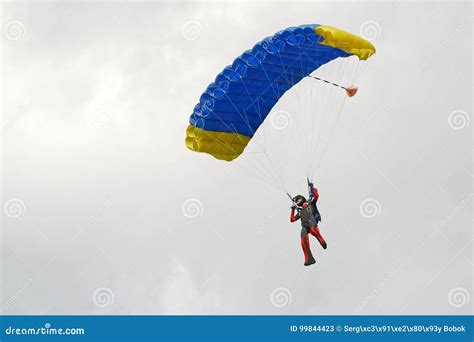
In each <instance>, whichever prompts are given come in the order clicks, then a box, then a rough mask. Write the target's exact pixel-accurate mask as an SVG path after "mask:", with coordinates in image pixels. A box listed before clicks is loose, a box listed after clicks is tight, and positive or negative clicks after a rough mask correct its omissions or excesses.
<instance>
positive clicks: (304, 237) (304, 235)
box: [301, 227, 316, 266]
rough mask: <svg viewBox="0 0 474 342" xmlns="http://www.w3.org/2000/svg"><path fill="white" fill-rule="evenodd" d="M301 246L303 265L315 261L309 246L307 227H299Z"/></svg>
mask: <svg viewBox="0 0 474 342" xmlns="http://www.w3.org/2000/svg"><path fill="white" fill-rule="evenodd" d="M301 248H302V249H303V253H304V265H305V266H309V265H312V264H314V263H315V262H316V260H314V258H313V254H312V253H311V249H310V247H309V231H308V229H307V228H304V227H303V228H301Z"/></svg>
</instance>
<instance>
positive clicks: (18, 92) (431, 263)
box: [1, 1, 473, 314]
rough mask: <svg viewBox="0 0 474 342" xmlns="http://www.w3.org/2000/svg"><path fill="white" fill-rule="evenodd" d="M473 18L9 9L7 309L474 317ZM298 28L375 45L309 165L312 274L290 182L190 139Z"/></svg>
mask: <svg viewBox="0 0 474 342" xmlns="http://www.w3.org/2000/svg"><path fill="white" fill-rule="evenodd" d="M471 7H472V5H471V3H470V2H460V3H453V2H449V3H448V2H446V3H443V2H438V3H423V4H419V3H417V4H415V3H410V2H399V3H398V2H375V3H370V2H358V1H353V2H337V3H336V2H316V1H311V2H296V1H287V2H271V1H266V2H181V3H178V2H126V1H121V2H113V1H110V2H102V3H99V2H97V3H95V2H91V1H89V2H83V3H81V2H66V1H64V2H54V1H51V2H28V1H27V2H22V3H3V4H2V17H1V19H2V41H1V47H2V55H1V56H2V62H1V67H2V72H1V74H2V89H1V95H2V131H1V141H2V167H1V172H2V186H1V189H2V191H1V196H2V209H3V210H2V241H1V253H2V258H1V260H2V297H1V304H2V306H1V309H2V311H3V312H5V313H8V314H40V313H44V314H181V313H182V314H467V313H470V305H471V304H470V303H469V300H470V295H471V294H472V290H471V289H472V287H471V284H472V267H473V264H472V231H471V224H472V198H473V193H472V186H471V182H472V165H471V161H472V140H471V136H472V123H471V119H472V103H471V100H472V51H471V48H472V41H473V37H472V8H471ZM309 23H314V24H327V25H331V26H336V27H339V28H341V29H344V30H347V31H350V32H353V33H355V34H362V35H364V36H365V37H366V38H367V39H370V40H371V41H372V43H373V44H374V45H375V46H376V47H377V54H376V55H375V56H374V57H373V58H372V60H371V62H370V63H369V64H368V65H367V68H366V69H365V71H364V72H363V74H361V75H360V77H359V78H358V85H359V86H360V89H361V91H360V93H359V94H358V95H357V96H356V97H355V98H353V99H351V101H349V102H347V103H346V104H345V107H344V111H343V115H342V116H341V118H340V120H339V121H338V123H337V125H336V127H335V130H334V135H333V137H332V139H331V142H330V145H329V147H328V150H327V154H326V157H325V158H324V160H323V162H322V163H321V170H320V173H319V174H318V179H317V183H318V184H317V185H318V187H319V190H320V193H321V197H320V210H321V211H322V215H323V222H322V223H321V232H322V234H323V236H324V237H325V238H326V240H327V242H328V246H329V247H328V249H327V250H322V249H321V248H320V246H318V245H317V241H316V240H315V239H313V238H312V240H311V243H312V249H313V254H314V255H315V258H316V259H317V264H316V265H314V266H312V267H304V266H303V261H304V259H303V254H302V251H301V247H300V243H299V231H300V227H299V224H298V223H293V224H291V223H289V219H288V218H289V208H288V207H289V204H290V203H289V201H288V199H287V198H286V196H285V194H284V192H283V191H281V190H276V189H274V188H273V187H271V186H269V185H268V184H267V183H265V182H262V181H259V180H257V179H256V178H255V177H252V176H251V175H250V176H249V175H248V173H246V172H242V168H241V167H239V164H238V163H226V162H222V161H218V160H215V159H213V158H211V157H209V156H207V155H204V154H199V153H193V152H191V151H189V150H188V149H186V147H185V146H184V136H185V129H186V126H187V124H188V119H189V115H190V114H191V113H192V110H193V107H194V105H195V104H196V103H197V101H198V99H199V96H200V94H201V93H202V92H203V91H204V89H205V87H206V86H207V84H208V83H210V82H211V81H212V80H213V79H214V77H215V75H217V73H218V72H220V71H221V70H222V69H223V68H224V67H225V66H226V65H228V64H229V63H231V62H232V60H233V59H234V58H235V57H236V56H238V55H239V54H240V53H242V52H243V51H244V50H246V49H248V48H251V47H252V46H253V44H255V43H256V42H257V41H259V40H261V39H262V38H264V37H266V36H269V35H272V34H274V33H275V32H276V31H278V30H280V29H283V28H286V27H289V26H295V25H301V24H309ZM316 96H317V95H316ZM289 129H291V127H289ZM278 151H280V152H278ZM291 151H292V152H293V150H291ZM276 153H277V155H276V157H277V158H278V157H280V160H282V158H283V157H284V156H285V155H287V154H288V153H289V152H288V149H285V147H284V146H282V148H281V149H280V148H279V149H277V152H276ZM278 153H281V155H278ZM240 166H241V165H240ZM298 167H299V166H297V165H295V168H298ZM251 172H253V171H251ZM285 177H287V181H288V184H291V188H289V189H288V190H290V191H292V192H294V193H296V192H302V191H304V190H305V180H304V178H301V179H299V177H298V178H296V173H295V175H294V176H293V177H292V174H291V172H290V174H289V175H286V176H285ZM297 184H299V185H297Z"/></svg>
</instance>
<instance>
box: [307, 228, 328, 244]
mask: <svg viewBox="0 0 474 342" xmlns="http://www.w3.org/2000/svg"><path fill="white" fill-rule="evenodd" d="M309 231H310V232H311V235H313V236H314V237H315V238H316V239H318V241H319V244H320V245H321V247H323V248H324V249H326V248H328V245H327V243H326V241H325V240H324V238H323V236H322V235H321V233H320V232H319V227H318V226H316V227H311V228H309Z"/></svg>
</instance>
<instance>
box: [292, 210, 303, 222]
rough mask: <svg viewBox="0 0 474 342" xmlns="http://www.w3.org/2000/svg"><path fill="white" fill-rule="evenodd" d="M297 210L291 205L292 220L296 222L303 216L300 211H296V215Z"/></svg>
mask: <svg viewBox="0 0 474 342" xmlns="http://www.w3.org/2000/svg"><path fill="white" fill-rule="evenodd" d="M295 211H296V208H295V207H291V214H290V222H296V221H298V220H299V219H300V217H301V216H300V213H299V211H297V212H296V215H295Z"/></svg>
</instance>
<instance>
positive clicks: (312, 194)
mask: <svg viewBox="0 0 474 342" xmlns="http://www.w3.org/2000/svg"><path fill="white" fill-rule="evenodd" d="M318 198H319V192H318V189H317V188H316V187H315V186H314V185H313V183H310V184H309V199H310V200H311V201H314V202H316V201H317V200H318Z"/></svg>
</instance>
